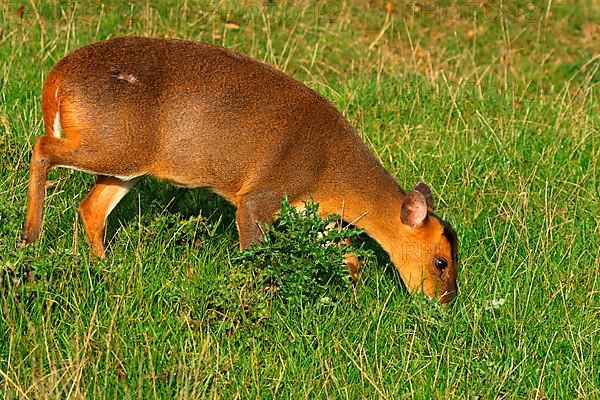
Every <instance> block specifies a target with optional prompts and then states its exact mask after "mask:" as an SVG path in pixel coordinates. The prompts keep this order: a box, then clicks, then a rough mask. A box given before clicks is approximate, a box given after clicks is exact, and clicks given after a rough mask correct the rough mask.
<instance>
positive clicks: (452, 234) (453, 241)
mask: <svg viewBox="0 0 600 400" xmlns="http://www.w3.org/2000/svg"><path fill="white" fill-rule="evenodd" d="M430 214H431V215H432V216H434V217H435V218H437V220H438V221H440V224H442V226H443V227H444V231H443V232H442V234H443V235H444V236H445V237H446V240H448V243H450V250H451V252H452V261H453V262H454V265H457V264H458V236H457V235H456V231H455V230H454V229H453V228H452V226H450V224H449V223H447V222H446V221H444V220H443V219H441V218H440V217H438V216H437V215H435V214H434V213H430Z"/></svg>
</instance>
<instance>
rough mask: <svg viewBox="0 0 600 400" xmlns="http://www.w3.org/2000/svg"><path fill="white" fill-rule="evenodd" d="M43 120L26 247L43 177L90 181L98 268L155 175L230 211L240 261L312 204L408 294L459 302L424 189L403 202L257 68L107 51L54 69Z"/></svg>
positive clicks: (85, 205)
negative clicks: (393, 273) (125, 208)
mask: <svg viewBox="0 0 600 400" xmlns="http://www.w3.org/2000/svg"><path fill="white" fill-rule="evenodd" d="M42 110H43V114H44V124H45V128H46V131H47V135H46V136H42V137H39V138H38V139H37V140H36V142H35V145H34V147H33V154H32V158H31V168H30V181H29V192H28V205H27V220H26V223H25V229H24V233H23V241H24V242H25V243H31V242H33V241H34V240H36V239H37V238H38V236H39V234H40V230H41V225H42V217H43V203H44V197H45V186H46V177H47V173H48V170H49V169H50V168H52V167H65V168H72V169H76V170H80V171H85V172H89V173H92V174H95V175H97V182H96V184H95V185H94V187H93V188H92V190H91V192H90V193H89V195H88V196H87V197H86V198H85V200H83V202H82V203H81V205H80V206H79V212H80V214H81V218H82V221H83V224H84V226H85V230H86V236H87V240H88V242H89V243H90V246H91V249H92V252H93V253H94V254H95V255H97V256H99V257H105V247H104V244H103V239H104V237H103V236H104V228H105V223H106V218H107V216H108V214H109V213H110V212H111V211H112V210H113V208H114V207H115V206H116V205H117V203H118V202H119V201H120V200H121V199H122V198H123V196H125V194H126V193H127V192H128V191H129V190H130V189H131V187H132V186H133V185H134V183H135V182H136V180H137V179H138V178H139V177H141V176H143V175H152V176H154V177H156V178H159V179H166V180H168V181H171V182H173V183H175V184H177V185H181V186H186V187H190V188H195V187H208V188H211V189H212V190H213V191H215V192H216V193H218V194H219V195H221V196H223V197H224V198H225V199H227V200H228V201H230V202H231V203H233V204H234V205H235V206H236V207H237V211H236V222H237V227H238V232H239V240H240V246H241V248H242V249H245V248H248V247H249V246H250V244H251V243H252V242H253V241H259V240H261V237H262V235H261V232H262V231H261V226H260V224H270V223H272V222H273V219H274V217H275V214H276V213H277V211H278V209H279V207H280V204H281V200H282V197H283V196H284V195H287V197H288V199H289V201H290V203H292V204H294V205H295V206H301V205H302V201H303V200H306V199H308V198H309V197H312V198H313V199H314V201H315V202H317V203H319V204H320V208H319V210H320V213H322V214H323V215H328V214H334V213H336V214H343V217H344V219H345V220H347V221H349V222H353V223H354V224H355V225H357V226H358V227H360V228H362V229H364V230H365V232H367V234H369V235H370V236H371V237H372V238H373V239H375V240H376V241H377V242H378V243H379V244H380V245H381V246H382V247H383V249H384V250H385V251H386V252H387V253H388V254H389V255H390V258H391V260H392V261H393V263H394V265H395V266H396V268H397V270H398V271H399V273H400V276H401V277H402V280H403V282H404V283H405V285H406V287H407V288H408V290H409V291H410V292H418V291H424V292H425V294H426V295H428V296H429V297H438V298H439V300H440V301H442V302H446V301H450V300H451V299H452V298H454V296H455V295H456V291H457V288H456V267H457V238H456V233H455V232H454V230H453V229H452V228H451V227H450V225H448V224H447V223H446V222H444V221H443V220H441V219H440V218H439V217H437V216H436V215H435V214H434V213H433V202H432V198H431V191H430V190H429V188H428V187H427V185H425V184H423V183H420V184H418V185H417V186H416V187H415V189H414V190H413V191H411V192H408V193H407V192H405V191H404V190H402V189H401V188H400V187H399V186H398V184H397V183H396V181H395V180H394V178H392V176H391V175H390V174H389V173H388V172H387V171H386V170H385V169H384V168H383V167H382V166H381V164H380V163H379V162H378V161H377V160H376V159H375V157H373V155H372V154H371V153H370V152H369V150H368V148H367V147H366V146H365V144H364V143H363V142H362V141H361V139H360V138H359V136H358V135H357V134H356V132H355V131H354V129H353V128H352V126H351V125H350V123H349V122H348V121H347V120H346V119H345V118H344V117H343V116H342V115H341V114H340V113H339V112H338V111H337V110H336V109H335V108H334V107H333V106H332V105H331V104H330V103H329V102H328V101H327V100H326V99H325V98H323V97H322V96H320V95H319V94H317V93H316V92H314V91H313V90H311V89H309V88H308V87H306V86H305V85H303V84H302V83H300V82H298V81H296V80H294V79H292V78H290V77H288V76H286V75H285V74H283V73H281V72H279V71H277V70H275V69H273V68H271V67H269V66H267V65H265V64H262V63H260V62H257V61H254V60H252V59H250V58H248V57H246V56H243V55H240V54H237V53H235V52H233V51H230V50H227V49H224V48H221V47H217V46H213V45H208V44H203V43H195V42H191V41H184V40H166V39H151V38H140V37H123V38H117V39H112V40H107V41H103V42H99V43H95V44H92V45H88V46H85V47H82V48H80V49H79V50H77V51H75V52H73V53H72V54H70V55H68V56H66V57H65V58H63V59H62V60H61V61H59V62H58V63H57V64H56V65H55V66H54V68H53V69H52V71H51V72H50V74H49V75H48V77H47V79H46V82H45V85H44V90H43V96H42Z"/></svg>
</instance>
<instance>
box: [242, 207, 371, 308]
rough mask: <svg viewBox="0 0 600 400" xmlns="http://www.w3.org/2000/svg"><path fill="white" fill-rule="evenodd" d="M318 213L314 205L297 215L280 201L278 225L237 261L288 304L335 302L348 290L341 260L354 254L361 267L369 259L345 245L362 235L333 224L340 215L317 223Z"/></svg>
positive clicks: (349, 282)
mask: <svg viewBox="0 0 600 400" xmlns="http://www.w3.org/2000/svg"><path fill="white" fill-rule="evenodd" d="M318 209H319V205H318V204H315V203H314V202H305V203H304V208H303V209H301V210H298V209H296V208H295V207H293V206H292V205H290V204H289V202H288V200H287V199H286V198H284V199H283V200H282V203H281V210H280V212H279V213H278V221H277V222H276V223H275V224H274V225H273V226H270V227H268V228H267V229H266V231H265V232H264V234H263V241H262V243H255V244H253V245H252V247H251V248H250V249H248V250H245V251H243V252H242V254H241V256H240V260H241V262H242V263H243V264H244V266H245V267H246V268H249V270H251V271H254V275H255V277H256V279H257V280H258V282H256V283H258V284H259V286H262V287H268V288H270V291H271V292H272V293H274V294H275V295H276V296H278V297H280V298H281V299H283V300H285V301H286V302H296V301H301V302H303V303H306V302H309V303H310V302H315V301H319V302H321V303H329V302H332V301H334V300H335V297H336V294H339V293H341V292H346V291H347V290H348V289H349V288H351V285H352V278H351V276H350V274H349V272H348V269H347V268H346V266H345V265H344V257H345V255H346V254H348V253H354V254H355V255H356V256H357V257H358V259H359V260H361V261H362V262H363V263H364V261H365V260H366V259H368V258H370V257H371V255H372V252H371V251H369V250H366V249H363V248H355V247H353V246H352V244H350V242H349V241H347V240H346V239H349V240H350V241H356V239H358V237H359V235H360V234H361V233H362V231H361V230H359V229H357V228H354V227H349V226H344V227H340V226H339V225H337V224H335V222H336V221H339V216H335V215H332V216H328V217H326V218H321V216H320V215H319V213H318ZM332 223H334V224H333V225H332Z"/></svg>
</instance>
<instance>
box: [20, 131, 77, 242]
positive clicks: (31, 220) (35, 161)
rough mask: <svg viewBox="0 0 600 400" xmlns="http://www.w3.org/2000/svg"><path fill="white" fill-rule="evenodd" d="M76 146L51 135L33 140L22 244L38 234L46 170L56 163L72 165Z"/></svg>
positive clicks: (31, 240) (40, 224) (34, 238)
mask: <svg viewBox="0 0 600 400" xmlns="http://www.w3.org/2000/svg"><path fill="white" fill-rule="evenodd" d="M76 147H77V146H76V145H75V144H74V143H73V142H71V141H69V140H66V139H60V138H56V137H52V136H42V137H39V138H38V139H37V140H36V141H35V144H34V146H33V152H32V156H31V164H30V167H29V190H28V192H27V218H26V220H25V228H24V230H23V236H22V244H29V243H32V242H34V241H35V240H36V239H37V238H38V236H39V235H40V230H41V228H42V219H43V211H44V197H45V196H46V179H47V176H48V171H49V170H50V168H52V167H54V166H56V165H72V161H73V160H74V156H73V154H74V153H75V150H76Z"/></svg>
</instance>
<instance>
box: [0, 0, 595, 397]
mask: <svg viewBox="0 0 600 400" xmlns="http://www.w3.org/2000/svg"><path fill="white" fill-rule="evenodd" d="M153 3H157V4H151V3H149V2H129V3H127V4H125V3H124V5H122V6H114V5H108V4H105V5H104V6H102V5H101V3H99V2H96V1H92V2H85V3H80V4H77V3H73V2H69V1H47V2H40V1H38V0H33V1H31V2H23V7H22V8H21V9H19V7H20V6H21V3H18V2H12V1H8V2H7V1H3V2H0V154H1V156H0V163H1V166H0V308H1V310H2V311H1V313H0V397H2V398H7V399H12V398H61V399H62V398H117V399H120V398H142V399H146V398H242V399H246V398H265V399H270V398H348V399H357V398H389V399H398V398H470V399H495V398H498V399H500V398H502V399H508V398H531V399H542V398H564V399H574V398H581V399H594V398H600V389H599V388H600V357H599V356H600V333H599V331H600V322H599V321H600V278H599V276H600V267H599V260H600V251H599V248H600V240H599V239H600V235H599V221H600V217H599V210H600V201H599V196H598V194H599V193H600V178H599V176H598V168H597V167H598V161H597V160H598V159H599V158H600V151H599V140H600V135H599V130H600V112H599V101H598V100H599V95H600V91H599V88H598V84H599V82H600V71H599V69H600V58H599V55H600V48H599V47H598V43H600V25H599V24H598V22H597V21H599V20H600V6H598V4H597V2H583V4H578V5H577V6H573V5H570V4H568V2H557V1H554V2H541V1H531V3H528V2H521V1H518V2H510V3H509V4H508V5H507V4H504V7H503V8H502V9H501V8H500V7H499V6H496V5H495V2H489V3H488V2H479V3H477V4H476V5H474V4H471V3H449V2H440V3H437V5H435V4H436V3H434V2H430V1H424V2H420V3H418V4H417V5H416V6H415V5H413V3H408V2H404V3H397V4H396V7H395V9H394V10H393V12H392V14H391V15H389V16H388V15H386V9H385V2H383V1H369V2H350V1H347V2H344V1H337V2H329V4H327V5H323V4H321V5H318V4H317V5H315V4H314V2H308V1H307V2H303V1H299V2H295V3H292V2H289V3H286V2H272V3H271V4H263V3H267V2H259V1H247V2H246V3H247V5H246V6H242V5H236V4H237V3H234V2H218V4H213V3H209V2H201V1H186V2H178V1H177V2H176V1H163V2H160V4H158V2H153ZM215 3H217V2H215ZM505 3H506V2H505ZM124 34H139V35H153V36H161V37H165V36H166V37H181V38H189V39H194V40H202V41H208V42H214V43H217V44H223V45H226V46H228V47H231V48H233V49H236V50H238V51H241V52H243V53H246V54H249V55H251V56H252V57H255V58H257V59H259V60H263V61H265V62H267V63H270V64H272V65H275V66H277V67H278V68H280V69H282V70H285V71H286V72H287V73H289V74H291V75H292V76H294V77H296V78H297V79H299V80H301V81H303V82H305V83H306V84H307V85H309V86H311V87H313V88H314V89H316V90H317V91H319V92H321V93H323V94H324V95H325V96H326V97H328V98H329V99H330V100H331V101H332V102H333V103H334V104H335V105H336V106H337V107H338V108H339V109H340V110H342V112H343V113H344V114H345V115H346V116H347V117H348V118H349V120H350V121H351V122H352V124H353V125H354V126H355V127H356V128H357V130H358V131H359V133H360V134H361V135H362V136H363V137H364V139H365V141H366V142H367V143H368V145H369V147H370V148H371V149H372V150H373V152H374V153H376V154H377V155H378V157H379V158H380V159H381V161H382V163H383V164H384V165H385V166H386V167H387V168H388V169H389V171H390V172H391V173H392V174H393V175H394V176H396V177H397V179H398V181H399V182H400V184H401V185H402V186H403V187H412V185H414V183H416V182H417V181H418V180H419V179H421V178H422V179H424V180H426V181H427V182H429V183H430V184H431V186H432V188H433V190H434V194H435V197H436V199H437V203H438V210H439V213H440V214H441V215H442V216H444V217H445V218H447V219H448V220H449V221H450V222H451V223H452V224H453V225H454V227H455V228H456V230H457V232H458V235H459V240H460V259H461V264H460V267H459V268H460V275H459V290H460V296H459V297H458V298H457V299H456V301H455V302H454V303H453V304H452V305H451V306H450V307H440V306H438V305H437V304H435V303H431V302H428V301H426V300H424V299H423V298H422V297H420V296H410V295H408V294H407V292H406V290H405V289H404V288H403V286H402V284H401V281H400V279H399V277H398V275H397V273H396V272H395V270H394V268H393V266H392V265H391V264H390V262H389V259H388V258H387V257H386V256H385V255H384V254H383V253H382V252H381V251H380V250H377V249H376V251H375V254H376V258H374V259H370V260H368V261H367V263H366V264H367V266H366V268H365V271H364V272H363V279H362V280H361V282H360V283H358V284H357V285H356V286H342V287H340V286H335V285H332V288H331V290H332V292H331V293H328V292H326V291H321V292H319V293H318V295H314V296H312V297H311V296H308V297H302V298H300V300H298V301H289V300H286V298H284V297H282V296H279V295H277V294H269V293H266V292H265V288H264V286H261V285H258V284H257V280H256V279H257V274H258V275H259V273H257V272H256V270H255V269H253V268H249V267H248V264H247V263H246V262H243V261H242V260H241V259H240V253H239V251H238V243H237V233H236V230H235V223H234V209H233V207H232V206H230V205H229V204H227V203H226V202H225V201H223V200H222V199H220V198H218V197H217V196H215V195H213V194H210V193H208V192H205V191H201V190H183V189H176V188H173V187H171V186H169V185H168V184H166V183H161V182H157V181H154V180H151V179H145V180H143V181H142V182H141V184H139V185H138V186H136V188H135V190H133V191H132V192H131V193H130V194H129V195H128V196H127V197H126V198H125V199H124V200H123V202H122V203H121V204H120V205H119V206H118V207H117V208H116V209H115V211H114V213H113V214H112V215H111V217H110V219H109V227H108V231H107V235H106V238H107V242H108V243H109V252H110V255H109V258H108V259H106V260H103V261H99V260H96V259H94V258H93V257H92V256H91V255H90V254H89V250H88V247H87V244H86V243H85V240H84V236H83V232H82V229H83V228H82V226H81V224H80V222H79V221H78V217H77V205H78V203H79V201H81V200H82V199H83V198H84V196H85V195H86V192H87V190H88V189H89V187H90V186H91V184H92V182H93V178H92V177H90V176H88V175H85V174H82V173H79V172H71V171H67V170H54V171H52V172H51V173H50V180H51V185H50V186H49V188H48V191H47V199H46V217H45V225H44V228H43V234H42V237H41V238H40V240H39V241H38V242H36V244H35V245H33V246H30V247H27V248H24V249H19V248H17V246H16V242H17V239H18V237H19V235H20V231H21V229H22V225H23V220H24V214H25V204H26V190H27V182H28V162H29V157H30V150H31V145H32V143H33V141H34V139H35V137H37V136H39V135H41V134H43V128H42V123H41V120H42V119H41V107H40V94H41V88H42V84H43V79H44V77H45V76H46V74H47V73H48V71H49V69H50V68H51V66H52V65H53V64H54V63H55V62H56V61H57V60H59V59H60V58H61V57H63V56H64V55H65V54H66V53H67V52H68V51H70V50H73V49H75V48H77V47H80V46H82V45H85V44H87V43H91V42H93V41H96V40H100V39H105V38H107V37H114V36H119V35H124ZM364 245H365V246H366V247H370V248H372V247H375V246H374V245H373V243H371V242H369V241H367V242H366V243H364ZM334 294H335V295H334Z"/></svg>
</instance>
